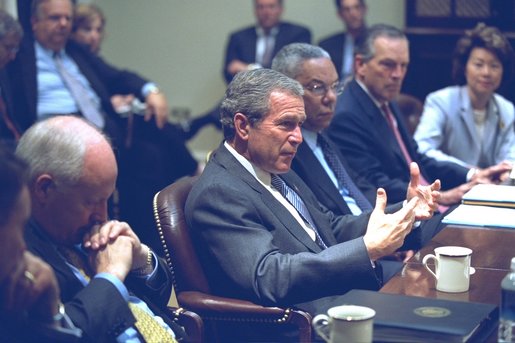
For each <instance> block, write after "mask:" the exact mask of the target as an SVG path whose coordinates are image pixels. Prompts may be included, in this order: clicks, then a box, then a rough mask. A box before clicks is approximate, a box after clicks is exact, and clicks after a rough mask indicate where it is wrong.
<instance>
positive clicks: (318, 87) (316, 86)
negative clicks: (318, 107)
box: [303, 81, 344, 96]
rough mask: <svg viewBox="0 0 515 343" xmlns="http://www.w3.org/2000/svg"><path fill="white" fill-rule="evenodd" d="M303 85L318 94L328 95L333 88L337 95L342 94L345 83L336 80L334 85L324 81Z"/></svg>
mask: <svg viewBox="0 0 515 343" xmlns="http://www.w3.org/2000/svg"><path fill="white" fill-rule="evenodd" d="M303 87H304V88H305V89H307V90H308V91H310V92H311V93H313V94H315V95H316V96H326V95H327V92H329V89H331V90H332V91H333V92H334V93H335V94H336V95H340V94H342V93H343V88H344V83H343V82H340V81H336V82H335V83H333V84H332V85H330V86H328V85H326V84H324V83H318V82H317V83H312V84H309V85H307V86H303Z"/></svg>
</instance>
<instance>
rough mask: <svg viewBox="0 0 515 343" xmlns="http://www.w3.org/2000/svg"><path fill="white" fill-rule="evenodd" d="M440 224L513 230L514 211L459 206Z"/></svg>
mask: <svg viewBox="0 0 515 343" xmlns="http://www.w3.org/2000/svg"><path fill="white" fill-rule="evenodd" d="M442 223H444V224H455V225H469V226H491V227H502V228H515V209H513V208H503V207H491V206H480V205H466V204H461V205H459V206H458V207H457V208H456V209H454V210H453V211H452V212H451V213H449V214H448V215H446V216H445V217H444V218H443V220H442Z"/></svg>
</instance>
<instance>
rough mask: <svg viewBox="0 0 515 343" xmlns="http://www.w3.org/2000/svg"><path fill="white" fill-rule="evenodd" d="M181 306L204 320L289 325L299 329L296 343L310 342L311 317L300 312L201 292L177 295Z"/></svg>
mask: <svg viewBox="0 0 515 343" xmlns="http://www.w3.org/2000/svg"><path fill="white" fill-rule="evenodd" d="M177 300H178V302H179V304H181V306H184V307H185V308H188V309H189V310H191V311H195V313H198V314H199V315H200V316H201V317H202V318H204V319H205V320H237V321H249V322H253V321H257V322H268V323H276V324H284V323H290V324H292V325H294V326H296V327H297V328H298V330H299V341H300V342H311V335H312V330H311V319H312V318H311V315H310V314H309V313H307V312H304V311H301V310H294V309H291V308H287V309H284V308H280V307H265V306H261V305H257V304H254V303H252V302H250V301H246V300H240V299H233V298H225V297H219V296H215V295H210V294H206V293H202V292H195V291H185V292H180V293H178V294H177Z"/></svg>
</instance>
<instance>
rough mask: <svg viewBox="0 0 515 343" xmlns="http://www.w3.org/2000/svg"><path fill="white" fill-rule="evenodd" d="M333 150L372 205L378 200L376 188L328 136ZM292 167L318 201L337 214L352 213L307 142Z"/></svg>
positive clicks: (296, 156)
mask: <svg viewBox="0 0 515 343" xmlns="http://www.w3.org/2000/svg"><path fill="white" fill-rule="evenodd" d="M326 139H327V141H328V143H329V144H331V145H333V148H334V149H333V150H334V151H335V152H336V153H337V154H338V157H339V158H340V162H341V163H342V164H343V167H344V168H345V170H346V171H347V173H348V174H349V176H350V177H351V178H352V180H353V181H354V184H355V185H356V186H357V187H358V188H359V189H360V190H361V192H362V193H363V195H364V196H365V197H366V198H367V199H368V201H369V202H370V204H371V205H372V206H374V205H375V201H376V188H375V187H374V186H373V185H372V184H370V182H368V181H367V180H366V179H364V178H362V177H360V176H358V175H357V174H356V173H355V172H354V170H353V169H352V168H351V167H350V165H349V164H348V163H347V160H346V159H345V158H344V157H343V156H342V155H341V154H340V152H339V149H338V148H337V147H336V146H335V145H334V144H332V142H331V141H330V138H328V137H327V136H326ZM291 169H292V170H293V171H295V173H296V174H297V175H298V176H299V177H300V178H301V179H302V181H304V182H305V183H306V185H308V186H309V188H310V189H311V191H312V192H313V193H315V195H316V197H317V199H318V201H320V202H321V203H322V204H323V205H324V206H325V207H327V208H328V209H329V210H331V211H332V212H334V213H335V214H337V215H342V214H352V212H351V210H350V209H349V207H348V206H347V203H346V202H345V200H344V199H343V197H342V195H341V194H340V192H339V191H338V189H337V188H336V187H335V186H334V184H333V182H332V180H331V178H330V177H329V175H327V173H326V171H325V170H324V168H323V167H322V165H321V164H320V162H319V161H318V159H317V158H316V156H315V154H314V153H313V150H311V148H310V147H309V146H308V144H307V143H306V142H302V143H301V144H300V145H299V147H298V148H297V154H296V155H295V158H294V159H293V162H292V164H291Z"/></svg>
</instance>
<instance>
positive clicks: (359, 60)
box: [354, 54, 367, 76]
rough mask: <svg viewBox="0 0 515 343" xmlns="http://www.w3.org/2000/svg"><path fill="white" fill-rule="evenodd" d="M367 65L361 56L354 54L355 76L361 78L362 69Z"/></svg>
mask: <svg viewBox="0 0 515 343" xmlns="http://www.w3.org/2000/svg"><path fill="white" fill-rule="evenodd" d="M366 65H367V63H366V62H365V60H364V58H363V55H361V54H356V56H354V68H356V74H357V75H358V76H363V71H364V68H366Z"/></svg>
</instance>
